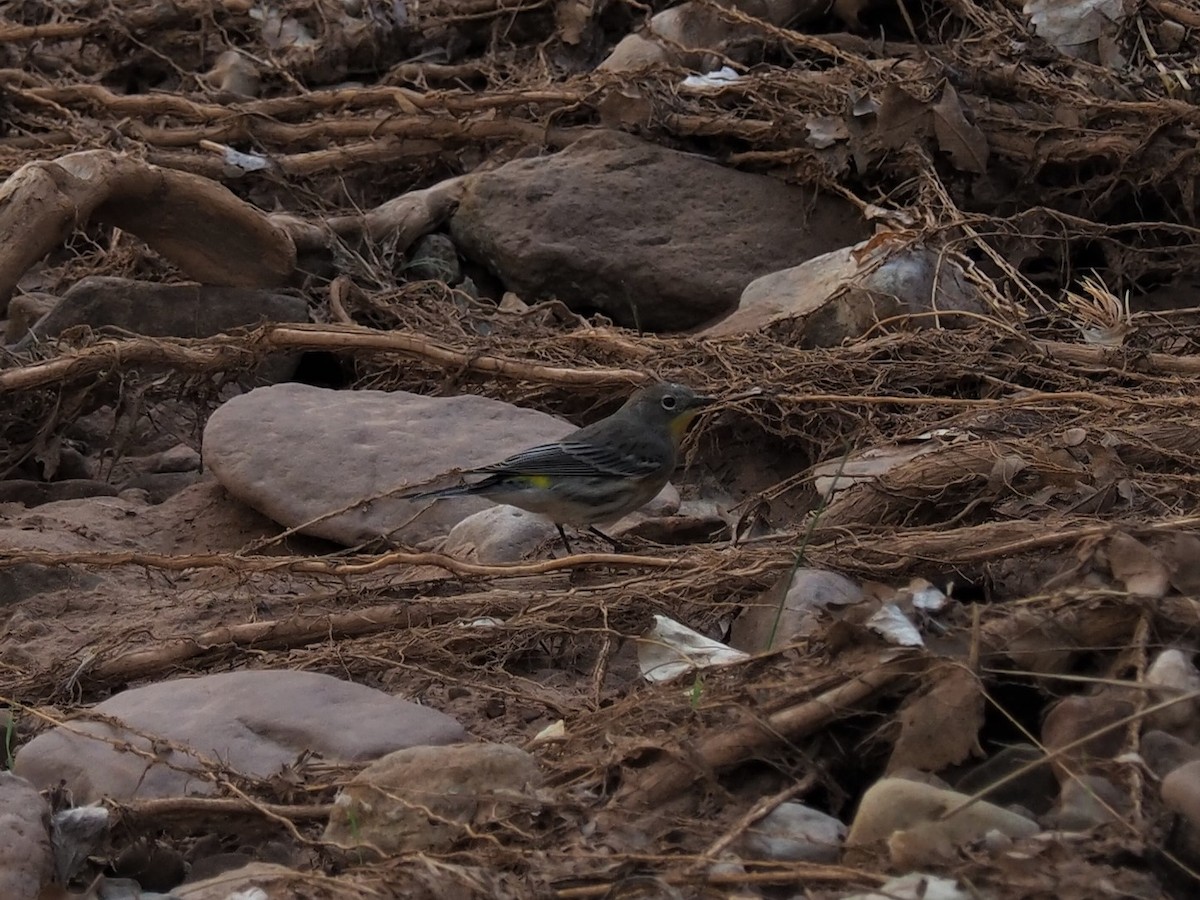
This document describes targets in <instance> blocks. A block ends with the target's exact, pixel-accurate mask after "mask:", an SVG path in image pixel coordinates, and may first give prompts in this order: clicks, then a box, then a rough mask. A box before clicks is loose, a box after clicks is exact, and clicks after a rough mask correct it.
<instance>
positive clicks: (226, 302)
mask: <svg viewBox="0 0 1200 900" xmlns="http://www.w3.org/2000/svg"><path fill="white" fill-rule="evenodd" d="M263 321H266V322H307V321H308V305H307V303H305V301H304V298H303V297H292V296H289V295H287V294H280V293H276V292H274V291H268V290H261V289H258V288H248V287H227V286H222V285H210V284H196V283H185V284H154V283H152V282H148V281H134V280H133V279H130V278H110V277H107V276H99V275H95V276H90V277H88V278H84V279H82V280H81V281H79V282H77V283H76V284H74V285H72V286H71V289H70V290H68V291H67V292H66V294H64V295H63V298H62V300H61V301H60V302H59V303H58V304H56V305H55V307H54V308H53V309H52V310H51V311H50V312H48V313H47V314H46V315H45V316H43V317H42V318H41V319H40V320H38V322H37V323H36V324H35V325H33V327H32V328H31V329H30V330H31V332H32V336H36V337H42V338H46V337H55V336H57V335H58V334H60V333H61V332H62V331H64V330H65V329H67V328H71V327H72V326H75V325H88V326H90V327H92V328H102V327H104V326H110V325H111V326H116V327H118V328H123V329H125V330H126V331H132V332H134V333H135V334H144V335H148V336H150V337H182V338H201V337H208V336H209V335H213V334H219V333H220V332H222V331H229V330H230V329H233V328H241V327H243V326H247V325H257V324H258V323H260V322H263ZM28 342H29V338H26V339H25V340H24V341H22V342H21V343H22V345H24V344H27V343H28Z"/></svg>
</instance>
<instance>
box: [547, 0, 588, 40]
mask: <svg viewBox="0 0 1200 900" xmlns="http://www.w3.org/2000/svg"><path fill="white" fill-rule="evenodd" d="M591 18H592V5H591V3H588V2H586V0H559V2H558V3H557V4H556V5H555V7H554V24H555V25H557V26H558V36H559V37H560V38H562V42H563V43H564V44H571V45H574V44H578V43H579V42H580V41H581V40H583V32H584V31H585V30H586V29H587V26H588V22H589V21H591Z"/></svg>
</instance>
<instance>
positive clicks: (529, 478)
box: [521, 475, 554, 490]
mask: <svg viewBox="0 0 1200 900" xmlns="http://www.w3.org/2000/svg"><path fill="white" fill-rule="evenodd" d="M521 480H522V481H524V482H525V483H526V484H527V485H529V486H530V487H535V488H541V489H542V490H547V489H548V488H549V487H550V486H551V485H552V484H554V481H553V479H551V478H550V476H549V475H525V476H523V477H522V478H521Z"/></svg>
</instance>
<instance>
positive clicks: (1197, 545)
mask: <svg viewBox="0 0 1200 900" xmlns="http://www.w3.org/2000/svg"><path fill="white" fill-rule="evenodd" d="M1158 552H1159V555H1160V556H1161V557H1162V561H1163V564H1164V565H1165V566H1166V567H1167V572H1168V577H1170V579H1171V587H1173V588H1175V590H1177V591H1179V593H1181V594H1198V593H1200V537H1197V536H1196V535H1194V534H1185V533H1182V532H1177V533H1175V534H1173V535H1171V540H1170V541H1168V542H1167V543H1165V544H1163V545H1161V546H1160V547H1158Z"/></svg>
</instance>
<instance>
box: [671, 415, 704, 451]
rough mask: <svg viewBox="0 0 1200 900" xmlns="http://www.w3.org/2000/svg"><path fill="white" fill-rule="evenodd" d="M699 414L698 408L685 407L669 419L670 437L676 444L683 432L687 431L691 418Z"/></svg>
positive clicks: (681, 437) (681, 438) (680, 439)
mask: <svg viewBox="0 0 1200 900" xmlns="http://www.w3.org/2000/svg"><path fill="white" fill-rule="evenodd" d="M699 414H700V410H698V409H686V410H684V411H683V412H681V413H680V414H679V415H677V416H676V417H675V418H673V419H672V420H671V425H670V429H671V437H672V438H674V440H675V443H676V444H678V443H679V442H680V441H682V440H683V433H684V432H685V431H687V427H688V426H689V425H691V424H692V419H694V418H696V416H698V415H699Z"/></svg>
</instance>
